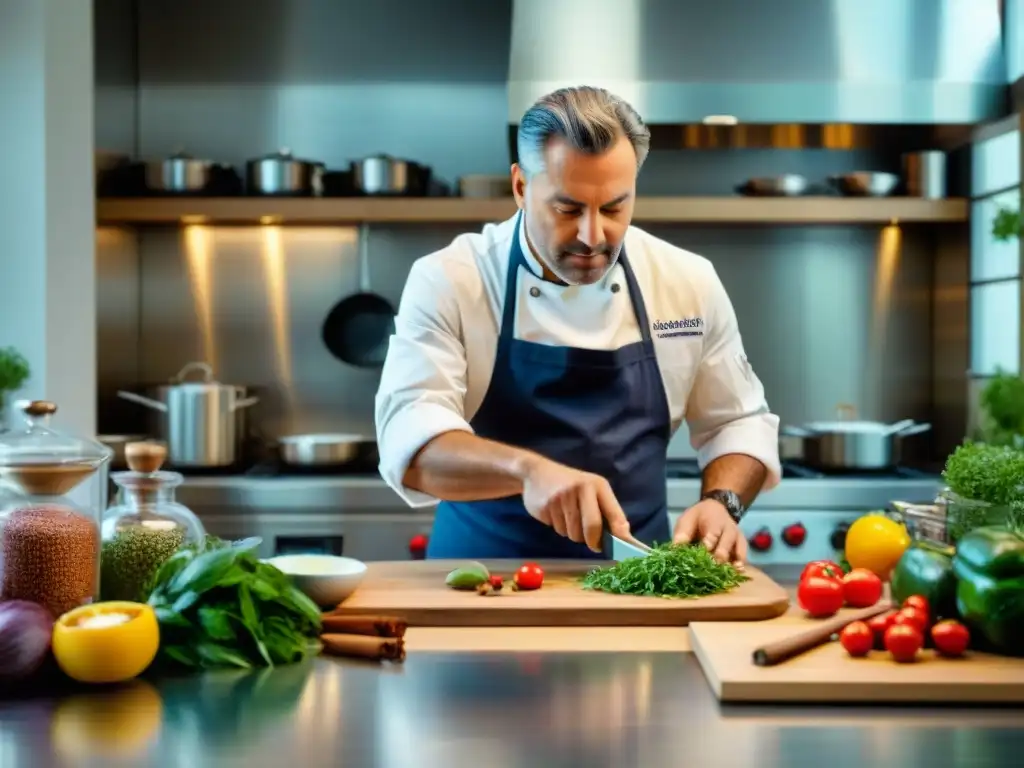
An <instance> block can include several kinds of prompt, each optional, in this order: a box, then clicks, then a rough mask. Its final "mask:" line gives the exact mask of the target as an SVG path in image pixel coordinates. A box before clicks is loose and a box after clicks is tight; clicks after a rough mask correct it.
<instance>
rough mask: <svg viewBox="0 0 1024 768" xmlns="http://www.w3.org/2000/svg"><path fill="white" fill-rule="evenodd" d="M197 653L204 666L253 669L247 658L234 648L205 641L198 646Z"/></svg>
mask: <svg viewBox="0 0 1024 768" xmlns="http://www.w3.org/2000/svg"><path fill="white" fill-rule="evenodd" d="M196 652H197V653H198V654H199V658H200V659H202V662H203V666H208V667H238V668H239V669H251V668H252V664H251V663H250V662H249V660H248V659H247V658H245V656H243V655H242V654H240V653H239V652H238V651H236V650H234V649H233V648H228V647H227V646H224V645H220V644H219V643H213V642H210V641H204V642H201V643H199V644H198V645H196Z"/></svg>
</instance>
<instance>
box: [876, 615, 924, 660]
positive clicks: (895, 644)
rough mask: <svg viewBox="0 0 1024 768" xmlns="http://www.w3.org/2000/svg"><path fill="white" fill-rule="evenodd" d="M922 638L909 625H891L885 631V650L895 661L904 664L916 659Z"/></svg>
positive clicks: (922, 643)
mask: <svg viewBox="0 0 1024 768" xmlns="http://www.w3.org/2000/svg"><path fill="white" fill-rule="evenodd" d="M923 646H924V636H923V635H922V634H921V633H920V632H918V630H917V627H915V626H912V625H910V624H893V625H892V626H891V627H889V628H888V629H887V630H885V649H886V650H887V651H888V652H889V653H890V654H892V657H893V659H894V660H895V661H898V662H901V663H906V662H909V661H913V660H914V659H916V658H917V652H918V651H920V650H921V648H922V647H923Z"/></svg>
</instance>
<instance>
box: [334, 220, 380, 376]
mask: <svg viewBox="0 0 1024 768" xmlns="http://www.w3.org/2000/svg"><path fill="white" fill-rule="evenodd" d="M394 332H395V308H394V307H393V306H392V305H391V302H389V301H388V300H387V299H385V298H384V297H383V296H381V295H380V294H379V293H374V292H373V291H372V290H371V289H370V243H369V227H368V226H367V225H365V224H364V225H363V226H362V227H360V231H359V293H354V294H352V295H351V296H346V297H345V298H344V299H342V300H341V301H339V302H338V303H337V304H335V305H334V307H333V308H332V309H331V311H330V312H328V313H327V317H326V318H325V319H324V325H323V330H322V334H323V340H324V344H325V345H326V346H327V349H328V350H329V351H330V353H331V354H332V355H334V356H335V357H336V358H338V359H339V360H341V362H343V363H348V364H349V365H355V366H358V367H360V368H380V367H381V366H382V365H384V357H385V356H386V355H387V352H388V342H389V341H390V339H391V334H393V333H394Z"/></svg>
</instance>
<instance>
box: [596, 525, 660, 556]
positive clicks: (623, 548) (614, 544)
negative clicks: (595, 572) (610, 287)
mask: <svg viewBox="0 0 1024 768" xmlns="http://www.w3.org/2000/svg"><path fill="white" fill-rule="evenodd" d="M602 548H603V550H604V554H605V556H606V557H607V556H608V555H609V554H610V555H611V559H612V560H615V561H616V562H622V561H623V560H626V559H628V558H630V557H647V555H649V554H650V553H651V548H650V547H649V546H647V545H646V544H644V543H643V542H642V541H639V540H638V539H635V538H633V537H632V536H630V537H628V538H624V539H620V538H619V537H618V536H615V535H614V534H612V532H611V531H609V530H608V529H607V528H605V529H604V540H603V546H602Z"/></svg>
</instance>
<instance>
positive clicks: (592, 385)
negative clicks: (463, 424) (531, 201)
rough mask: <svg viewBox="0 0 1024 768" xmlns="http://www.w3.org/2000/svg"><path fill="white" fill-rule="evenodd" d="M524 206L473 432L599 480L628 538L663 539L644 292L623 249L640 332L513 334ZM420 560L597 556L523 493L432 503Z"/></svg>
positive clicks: (661, 470)
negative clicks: (607, 345) (600, 343)
mask: <svg viewBox="0 0 1024 768" xmlns="http://www.w3.org/2000/svg"><path fill="white" fill-rule="evenodd" d="M521 225H522V215H521V214H520V217H519V220H518V221H517V222H516V227H515V232H514V233H513V235H512V248H511V251H510V253H509V260H508V278H507V283H506V288H505V300H504V307H503V311H502V318H501V328H500V332H499V335H498V345H497V354H496V356H495V360H494V371H493V373H492V374H491V383H490V387H489V388H488V390H487V394H486V395H485V396H484V399H483V402H482V403H481V404H480V409H479V410H478V411H477V413H476V415H475V416H474V417H473V418H472V420H471V421H470V425H471V426H472V427H473V430H474V431H475V433H476V434H477V435H479V436H480V437H485V438H489V439H491V440H497V441H498V442H502V443H506V444H508V445H514V446H517V447H520V448H525V449H527V450H530V451H533V452H535V453H539V454H540V455H542V456H545V457H547V458H549V459H552V460H553V461H557V462H560V463H562V464H565V465H566V466H569V467H573V468H575V469H579V470H583V471H586V472H593V473H594V474H597V475H601V476H602V477H604V478H606V479H607V480H608V482H609V483H610V484H611V487H612V489H613V490H614V491H615V496H616V498H617V499H618V500H619V503H620V504H621V505H622V508H623V510H624V511H625V512H626V516H627V517H628V518H629V524H630V526H631V530H632V533H633V535H634V536H636V537H637V538H638V539H640V540H641V541H644V542H646V543H648V544H652V543H654V542H655V541H658V542H664V541H667V540H668V539H669V530H668V512H667V509H666V499H665V488H666V483H665V454H666V451H667V449H668V441H669V438H670V437H671V422H670V419H669V410H668V402H667V400H666V398H665V388H664V385H663V383H662V379H661V370H660V369H659V367H658V361H657V358H656V357H655V352H654V342H653V341H652V340H651V328H650V323H649V322H648V319H647V310H646V308H645V307H644V300H643V297H642V296H641V295H640V289H639V288H638V287H637V283H636V278H635V277H634V275H633V270H632V269H631V268H630V266H629V261H628V260H627V258H626V253H625V250H623V252H622V255H621V257H620V262H621V264H622V268H623V272H624V273H625V276H626V285H627V287H628V289H629V298H630V300H631V301H632V304H633V311H634V312H635V313H636V319H637V323H638V324H639V326H640V331H641V334H642V338H641V340H640V341H638V342H635V343H633V344H628V345H627V346H625V347H622V348H620V349H616V350H594V349H581V348H577V347H557V346H550V345H547V344H538V343H536V342H531V341H523V340H521V339H516V338H514V336H513V333H514V329H515V316H516V300H517V295H518V293H517V282H518V275H519V268H520V267H523V268H525V269H529V267H527V264H526V259H525V258H524V256H523V251H522V248H521V247H520V245H519V227H520V226H521ZM427 557H429V558H455V559H484V558H515V559H541V558H600V557H602V555H600V554H597V553H595V552H592V551H591V550H590V549H589V548H588V547H587V545H586V544H577V543H575V542H574V541H572V540H571V539H569V538H567V537H564V536H560V535H558V534H557V533H556V532H555V530H554V529H553V528H551V527H549V526H547V525H544V524H543V523H541V522H539V521H537V520H535V519H534V518H532V517H530V515H529V513H528V512H527V511H526V508H525V507H524V506H523V499H522V496H521V495H516V496H509V497H506V498H502V499H493V500H486V501H470V502H450V501H444V502H441V504H439V505H438V507H437V512H436V515H435V518H434V528H433V532H432V533H431V536H430V540H429V544H428V546H427Z"/></svg>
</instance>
